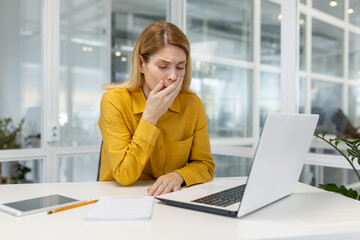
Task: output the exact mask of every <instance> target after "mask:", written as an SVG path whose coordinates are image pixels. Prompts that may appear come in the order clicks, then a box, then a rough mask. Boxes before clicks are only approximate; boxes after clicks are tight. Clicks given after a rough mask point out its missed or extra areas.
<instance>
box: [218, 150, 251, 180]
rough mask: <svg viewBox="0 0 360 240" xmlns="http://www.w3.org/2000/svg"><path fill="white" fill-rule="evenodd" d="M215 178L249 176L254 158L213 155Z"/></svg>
mask: <svg viewBox="0 0 360 240" xmlns="http://www.w3.org/2000/svg"><path fill="white" fill-rule="evenodd" d="M213 159H214V162H215V164H216V168H215V177H241V176H249V173H250V168H251V164H252V158H245V157H234V156H224V155H213Z"/></svg>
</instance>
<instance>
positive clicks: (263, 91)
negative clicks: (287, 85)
mask: <svg viewBox="0 0 360 240" xmlns="http://www.w3.org/2000/svg"><path fill="white" fill-rule="evenodd" d="M280 91H281V89H280V74H278V73H268V72H261V73H260V93H259V94H260V95H259V98H260V99H259V100H260V126H261V127H263V126H264V123H265V118H266V115H267V114H268V113H269V112H280V108H281V102H280V100H281V95H280V94H281V93H280Z"/></svg>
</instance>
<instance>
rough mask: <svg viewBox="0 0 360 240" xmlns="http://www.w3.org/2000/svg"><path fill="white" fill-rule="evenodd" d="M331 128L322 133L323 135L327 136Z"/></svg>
mask: <svg viewBox="0 0 360 240" xmlns="http://www.w3.org/2000/svg"><path fill="white" fill-rule="evenodd" d="M328 132H329V130H327V131H325V132H323V133H322V137H323V138H325V135H326V134H328Z"/></svg>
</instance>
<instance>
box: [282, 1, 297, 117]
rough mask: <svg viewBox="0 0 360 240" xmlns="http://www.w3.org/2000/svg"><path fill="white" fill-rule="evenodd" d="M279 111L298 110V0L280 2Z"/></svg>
mask: <svg viewBox="0 0 360 240" xmlns="http://www.w3.org/2000/svg"><path fill="white" fill-rule="evenodd" d="M281 16H282V20H281V111H282V112H287V113H297V112H298V111H299V11H298V0H295V1H282V2H281Z"/></svg>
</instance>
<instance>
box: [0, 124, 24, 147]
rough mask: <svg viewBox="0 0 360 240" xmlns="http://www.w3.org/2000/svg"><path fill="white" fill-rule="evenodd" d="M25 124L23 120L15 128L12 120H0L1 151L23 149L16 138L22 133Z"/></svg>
mask: <svg viewBox="0 0 360 240" xmlns="http://www.w3.org/2000/svg"><path fill="white" fill-rule="evenodd" d="M24 122H25V119H24V118H23V119H21V121H20V123H19V124H18V126H17V127H15V126H14V125H13V123H12V119H11V118H3V119H1V118H0V149H16V148H21V145H20V144H19V143H18V142H17V141H16V140H17V139H16V138H17V136H18V135H19V134H20V133H21V131H22V127H23V125H24Z"/></svg>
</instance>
